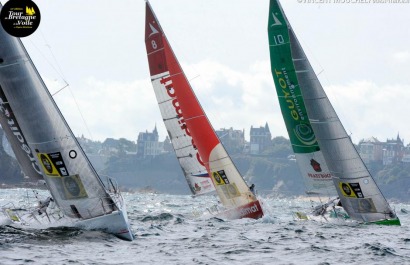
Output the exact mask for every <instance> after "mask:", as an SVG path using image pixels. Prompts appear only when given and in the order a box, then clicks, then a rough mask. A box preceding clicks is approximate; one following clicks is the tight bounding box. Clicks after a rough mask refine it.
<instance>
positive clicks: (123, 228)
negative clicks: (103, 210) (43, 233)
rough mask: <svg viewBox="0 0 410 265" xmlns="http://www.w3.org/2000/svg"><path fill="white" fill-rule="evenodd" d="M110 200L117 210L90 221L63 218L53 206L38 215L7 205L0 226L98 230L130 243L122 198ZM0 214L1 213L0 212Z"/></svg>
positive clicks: (35, 211)
mask: <svg viewBox="0 0 410 265" xmlns="http://www.w3.org/2000/svg"><path fill="white" fill-rule="evenodd" d="M112 199H114V200H116V205H117V207H118V208H120V207H121V208H120V209H118V210H116V211H113V212H111V213H107V214H104V215H101V216H96V217H93V218H90V219H75V218H70V217H67V216H64V215H63V214H62V212H61V211H60V209H59V208H58V207H56V206H55V205H53V206H50V207H48V208H47V210H46V212H47V213H44V212H43V213H40V211H39V208H38V207H35V208H32V209H28V210H23V209H20V210H13V209H15V207H10V206H12V205H7V207H3V208H2V209H0V210H2V212H3V214H4V216H0V225H10V226H13V227H16V228H21V229H24V228H27V227H29V228H34V229H46V228H49V227H64V226H65V227H78V228H81V229H86V230H100V231H104V232H106V233H110V234H113V235H115V236H117V237H118V238H121V239H124V240H128V241H132V240H133V239H134V235H133V233H132V230H131V226H130V224H129V222H128V216H127V212H126V207H125V204H124V201H123V199H122V196H121V195H119V194H112ZM0 213H1V212H0Z"/></svg>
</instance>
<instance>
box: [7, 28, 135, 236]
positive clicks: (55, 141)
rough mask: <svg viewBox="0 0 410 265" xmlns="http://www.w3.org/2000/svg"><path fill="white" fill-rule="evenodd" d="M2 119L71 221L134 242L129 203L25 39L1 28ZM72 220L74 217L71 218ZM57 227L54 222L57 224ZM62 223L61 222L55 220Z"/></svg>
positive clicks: (28, 167)
mask: <svg viewBox="0 0 410 265" xmlns="http://www.w3.org/2000/svg"><path fill="white" fill-rule="evenodd" d="M0 109H1V111H0V121H1V124H2V126H3V128H4V129H5V132H6V134H7V137H8V140H9V141H10V143H11V144H12V146H14V147H13V150H19V152H20V153H22V152H21V150H20V149H22V150H23V151H24V152H25V154H24V153H22V155H18V154H19V152H16V156H17V159H18V161H19V163H20V165H21V166H22V168H23V170H24V172H25V174H26V175H29V176H35V178H39V175H40V174H41V175H42V177H43V178H44V180H45V182H46V185H47V187H48V189H49V191H50V193H51V196H52V198H53V200H54V202H55V203H56V204H57V205H58V208H59V209H60V210H61V212H62V213H64V216H65V220H64V222H65V225H72V226H77V227H82V228H86V229H99V230H104V231H107V232H109V233H112V234H114V235H116V236H118V237H120V238H122V239H126V240H133V234H132V231H131V227H130V225H129V222H128V217H127V213H126V209H125V202H124V200H123V198H122V196H121V193H120V192H119V190H118V188H117V187H116V186H115V185H111V184H112V183H113V182H112V181H110V182H109V183H110V186H105V185H104V183H103V182H102V180H101V179H100V177H99V176H98V174H97V172H96V171H95V170H94V168H93V167H92V165H91V163H90V161H89V160H88V158H87V156H86V155H85V153H84V151H83V150H82V148H81V146H80V144H79V143H78V141H77V139H76V138H75V136H74V134H73V133H72V131H71V129H70V128H69V126H68V124H67V123H66V121H65V119H64V117H63V115H62V114H61V112H60V110H59V109H58V107H57V105H56V103H55V102H54V100H53V98H52V96H51V95H50V93H49V91H48V89H47V87H46V85H45V84H44V82H43V80H42V79H41V77H40V75H39V73H38V72H37V70H36V68H35V66H34V64H33V62H32V60H31V59H30V56H29V55H28V53H27V51H26V50H25V48H24V46H23V44H22V42H21V40H20V39H19V38H16V37H12V36H10V35H9V34H8V33H6V32H5V31H4V30H3V28H2V27H0ZM67 220H69V221H67ZM51 225H52V224H51ZM55 225H58V224H55Z"/></svg>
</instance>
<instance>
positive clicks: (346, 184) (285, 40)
mask: <svg viewBox="0 0 410 265" xmlns="http://www.w3.org/2000/svg"><path fill="white" fill-rule="evenodd" d="M269 17H270V22H269V25H268V27H269V40H270V45H271V52H272V54H271V60H273V61H274V62H277V63H275V65H273V66H272V73H273V75H274V76H275V75H276V77H277V81H276V86H277V87H278V86H279V87H280V90H282V89H288V90H289V91H290V90H296V89H297V90H300V91H301V94H302V97H303V101H304V106H305V107H306V112H307V114H308V117H309V122H310V125H311V128H312V129H313V132H314V135H316V140H317V142H318V144H319V146H320V150H321V151H322V153H323V157H324V159H325V161H326V164H327V166H328V168H329V170H330V173H331V175H332V178H333V183H334V186H335V187H336V190H337V192H338V194H339V197H340V200H341V203H342V206H343V208H344V209H345V210H346V212H347V213H348V214H349V216H350V217H351V218H353V219H355V220H358V221H361V222H365V223H378V224H393V225H400V221H399V219H398V218H397V216H396V215H395V213H394V212H393V210H392V209H391V208H390V205H389V204H388V202H387V201H386V199H385V198H384V196H383V194H382V193H381V191H380V189H379V188H378V186H377V184H376V183H375V181H374V179H373V178H372V176H371V175H370V173H369V171H368V169H367V168H366V166H365V165H364V163H363V161H362V159H361V158H360V156H359V154H358V152H357V150H356V149H355V147H354V145H353V143H352V141H351V139H350V137H349V136H348V134H347V133H346V130H345V129H344V127H343V125H342V123H341V122H340V119H339V118H338V116H337V114H336V112H335V110H334V109H333V107H332V105H331V103H330V101H329V99H328V97H327V96H326V93H325V91H324V90H323V88H322V86H321V84H320V82H319V80H318V78H317V76H316V74H315V72H314V71H313V68H312V66H311V65H310V63H309V61H308V59H307V57H306V55H305V53H304V51H303V49H302V47H301V45H300V44H299V42H298V40H297V38H296V35H295V33H294V32H293V29H292V28H291V26H290V24H289V21H288V20H287V18H286V16H285V15H284V13H283V10H282V7H281V6H280V3H279V1H278V0H271V1H270V10H269ZM279 62H280V64H279ZM276 64H277V65H276ZM286 93H289V92H286ZM291 99H292V100H293V103H294V106H295V111H296V113H295V114H299V115H300V113H299V112H298V109H297V107H298V106H300V101H298V98H297V97H292V98H291Z"/></svg>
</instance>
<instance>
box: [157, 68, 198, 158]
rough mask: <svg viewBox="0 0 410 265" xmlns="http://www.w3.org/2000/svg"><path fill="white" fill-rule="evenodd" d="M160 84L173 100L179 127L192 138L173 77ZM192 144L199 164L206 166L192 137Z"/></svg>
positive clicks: (164, 79) (161, 81) (166, 78)
mask: <svg viewBox="0 0 410 265" xmlns="http://www.w3.org/2000/svg"><path fill="white" fill-rule="evenodd" d="M160 83H161V84H163V85H164V86H165V89H166V91H167V94H168V96H169V97H171V98H172V102H171V104H172V106H173V107H174V109H175V113H176V115H177V116H176V117H177V118H178V123H179V125H180V128H181V130H182V131H185V134H186V135H187V136H190V137H191V133H190V131H189V128H188V126H187V125H186V123H185V119H184V116H183V114H182V109H181V107H180V106H179V101H178V99H177V97H176V91H175V89H174V87H173V84H172V79H171V77H170V76H169V75H168V76H166V77H163V78H162V79H161V80H160ZM191 144H192V146H193V148H194V149H195V150H196V159H197V160H198V162H199V163H200V164H201V165H202V166H205V164H204V162H202V159H201V157H200V156H199V153H198V150H197V147H196V145H195V142H194V139H192V137H191Z"/></svg>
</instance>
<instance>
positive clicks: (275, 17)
mask: <svg viewBox="0 0 410 265" xmlns="http://www.w3.org/2000/svg"><path fill="white" fill-rule="evenodd" d="M272 18H273V21H274V23H273V24H272V25H270V26H271V27H274V26H280V25H282V22H280V20H279V19H278V18H277V16H276V15H275V13H272Z"/></svg>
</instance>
